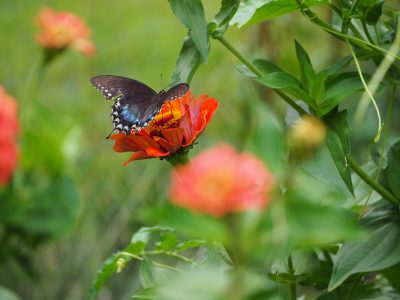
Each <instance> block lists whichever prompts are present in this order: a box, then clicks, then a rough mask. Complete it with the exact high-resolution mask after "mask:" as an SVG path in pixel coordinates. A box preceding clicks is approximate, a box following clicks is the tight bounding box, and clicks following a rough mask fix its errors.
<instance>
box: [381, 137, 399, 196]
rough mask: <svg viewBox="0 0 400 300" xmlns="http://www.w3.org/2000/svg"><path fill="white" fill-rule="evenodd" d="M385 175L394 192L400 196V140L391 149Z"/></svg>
mask: <svg viewBox="0 0 400 300" xmlns="http://www.w3.org/2000/svg"><path fill="white" fill-rule="evenodd" d="M385 177H386V180H387V183H388V185H389V187H390V189H391V190H392V192H393V194H394V195H395V196H397V198H400V141H398V142H397V143H395V144H394V145H393V146H392V147H391V148H390V150H389V153H388V164H387V167H386V170H385Z"/></svg>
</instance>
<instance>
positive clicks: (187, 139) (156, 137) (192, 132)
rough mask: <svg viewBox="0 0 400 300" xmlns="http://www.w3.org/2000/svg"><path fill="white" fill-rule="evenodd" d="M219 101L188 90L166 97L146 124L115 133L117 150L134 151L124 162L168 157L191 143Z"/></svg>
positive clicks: (203, 127) (208, 119)
mask: <svg viewBox="0 0 400 300" xmlns="http://www.w3.org/2000/svg"><path fill="white" fill-rule="evenodd" d="M217 107H218V101H217V100H215V99H214V98H210V97H208V96H207V95H201V96H200V97H198V98H195V97H194V96H193V95H192V93H191V91H189V92H188V93H186V95H185V96H183V97H179V98H176V99H174V100H172V101H167V102H165V103H164V105H163V106H162V108H161V110H160V112H159V113H158V114H157V115H156V116H155V117H154V119H153V120H152V121H151V122H150V123H149V125H148V126H147V127H146V128H143V129H142V130H141V131H139V132H138V133H133V132H132V133H131V134H130V135H126V134H122V133H117V134H114V135H112V136H111V139H113V140H115V144H114V150H115V151H116V152H134V153H133V154H132V156H131V157H130V158H129V159H128V160H127V161H126V162H125V165H126V164H127V163H128V162H131V161H134V160H138V159H146V158H152V157H167V156H170V155H172V154H175V153H177V152H179V151H182V150H184V149H185V148H187V147H189V146H191V145H192V144H193V143H194V141H195V140H196V139H197V138H198V137H199V136H200V134H201V133H202V132H203V130H204V129H205V128H206V126H207V124H208V123H209V122H210V121H211V118H212V116H213V115H214V112H215V110H216V109H217Z"/></svg>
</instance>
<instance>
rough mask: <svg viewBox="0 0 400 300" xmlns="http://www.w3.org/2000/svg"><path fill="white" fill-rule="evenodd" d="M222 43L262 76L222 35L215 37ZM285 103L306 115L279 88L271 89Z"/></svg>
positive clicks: (257, 74)
mask: <svg viewBox="0 0 400 300" xmlns="http://www.w3.org/2000/svg"><path fill="white" fill-rule="evenodd" d="M217 39H218V40H219V41H220V42H221V44H222V45H224V46H225V47H226V48H227V49H228V50H229V51H230V52H231V53H232V54H233V55H235V56H236V57H237V58H238V59H239V60H240V61H241V62H242V63H243V64H244V65H245V66H246V67H248V68H249V69H250V70H251V71H252V72H253V73H254V74H255V75H256V76H257V77H258V78H260V77H263V76H264V74H263V73H262V72H261V71H260V70H258V69H257V68H256V66H255V65H253V64H252V63H251V62H249V61H248V60H247V59H246V58H245V57H244V56H243V55H242V54H241V53H240V52H239V51H237V50H236V49H235V48H234V47H233V46H232V45H231V44H230V43H229V42H228V41H227V40H226V39H225V38H224V37H222V36H221V37H218V38H217ZM273 91H274V92H275V93H277V94H278V95H279V96H280V97H281V98H282V99H283V100H284V101H285V102H286V103H287V104H289V105H290V106H291V107H292V108H293V109H294V110H296V111H297V112H298V113H299V114H300V115H307V112H306V111H305V110H304V109H302V108H301V107H300V106H299V105H298V104H297V103H296V102H294V101H293V100H292V99H291V98H290V97H289V96H287V95H286V94H285V93H283V92H282V91H280V90H276V89H273Z"/></svg>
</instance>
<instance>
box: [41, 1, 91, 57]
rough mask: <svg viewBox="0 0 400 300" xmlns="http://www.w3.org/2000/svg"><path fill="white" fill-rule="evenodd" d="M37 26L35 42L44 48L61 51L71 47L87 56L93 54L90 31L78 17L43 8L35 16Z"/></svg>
mask: <svg viewBox="0 0 400 300" xmlns="http://www.w3.org/2000/svg"><path fill="white" fill-rule="evenodd" d="M37 24H38V27H39V29H40V32H39V33H38V35H37V41H38V43H39V44H40V45H42V46H43V47H44V48H46V49H49V50H52V51H61V50H64V49H66V48H68V47H71V48H73V49H75V50H77V51H79V52H82V53H83V54H85V55H88V56H89V55H93V54H94V52H95V47H94V44H93V43H92V42H91V41H90V39H89V36H90V29H89V28H88V27H87V26H86V24H85V22H84V21H83V20H82V19H81V18H80V17H78V16H76V15H74V14H72V13H70V12H66V11H60V12H56V11H54V10H53V9H51V8H49V7H45V8H42V10H41V11H40V12H39V14H38V16H37Z"/></svg>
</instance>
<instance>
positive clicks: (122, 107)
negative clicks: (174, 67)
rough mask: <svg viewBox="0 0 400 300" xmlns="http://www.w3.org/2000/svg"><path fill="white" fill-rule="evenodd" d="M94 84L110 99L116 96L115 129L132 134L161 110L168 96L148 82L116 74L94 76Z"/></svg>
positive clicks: (114, 110)
mask: <svg viewBox="0 0 400 300" xmlns="http://www.w3.org/2000/svg"><path fill="white" fill-rule="evenodd" d="M90 82H91V83H92V84H93V86H94V87H95V88H96V89H97V90H99V91H100V92H101V93H102V94H103V95H104V96H105V97H106V99H107V100H111V99H114V104H113V105H112V106H111V108H112V117H113V124H114V130H113V132H114V131H117V132H125V133H126V134H129V133H130V132H131V130H132V129H134V130H136V131H138V130H140V129H141V128H142V127H145V126H146V125H147V123H148V122H150V121H151V119H152V118H153V117H154V116H155V115H156V114H157V113H158V111H159V110H160V108H161V106H162V103H163V102H164V100H161V99H160V97H159V95H158V94H157V93H156V92H155V91H154V90H153V89H152V88H150V87H149V86H147V85H145V84H144V83H142V82H140V81H137V80H134V79H130V78H125V77H121V76H113V75H100V76H96V77H93V78H92V79H90Z"/></svg>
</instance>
